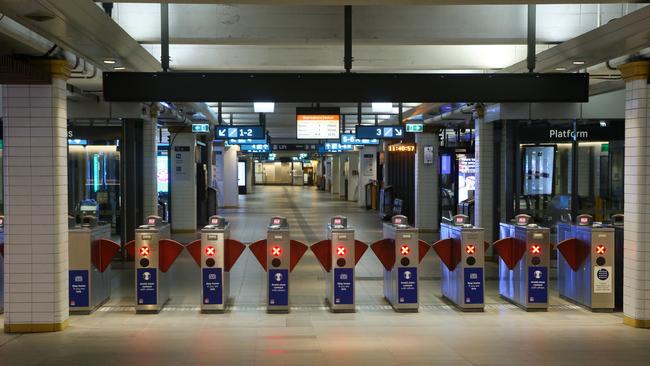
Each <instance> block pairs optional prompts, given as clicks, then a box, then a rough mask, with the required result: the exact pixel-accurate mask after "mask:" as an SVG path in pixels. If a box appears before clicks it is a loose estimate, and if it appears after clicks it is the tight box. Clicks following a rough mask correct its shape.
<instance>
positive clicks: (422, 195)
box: [415, 133, 440, 233]
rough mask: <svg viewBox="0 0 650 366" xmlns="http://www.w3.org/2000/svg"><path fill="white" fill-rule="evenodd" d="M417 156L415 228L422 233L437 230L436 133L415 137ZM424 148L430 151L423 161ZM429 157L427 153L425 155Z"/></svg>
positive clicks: (438, 144)
mask: <svg viewBox="0 0 650 366" xmlns="http://www.w3.org/2000/svg"><path fill="white" fill-rule="evenodd" d="M415 142H416V143H417V149H418V150H417V154H416V155H415V226H417V227H418V229H420V232H422V233H434V232H436V231H437V230H438V225H439V218H438V199H439V198H440V188H439V185H438V176H439V175H438V149H439V148H440V139H439V138H438V134H437V133H419V134H417V135H416V136H415ZM425 148H426V149H432V150H433V151H432V152H431V153H430V156H427V160H429V158H430V160H429V161H425V151H424V150H425ZM427 155H429V153H427Z"/></svg>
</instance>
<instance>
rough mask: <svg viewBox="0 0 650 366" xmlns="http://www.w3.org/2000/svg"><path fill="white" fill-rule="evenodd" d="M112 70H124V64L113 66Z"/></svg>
mask: <svg viewBox="0 0 650 366" xmlns="http://www.w3.org/2000/svg"><path fill="white" fill-rule="evenodd" d="M113 70H117V71H120V70H126V67H124V66H115V67H114V68H113Z"/></svg>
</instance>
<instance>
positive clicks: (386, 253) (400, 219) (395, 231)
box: [370, 215, 430, 312]
mask: <svg viewBox="0 0 650 366" xmlns="http://www.w3.org/2000/svg"><path fill="white" fill-rule="evenodd" d="M383 236H384V239H381V240H379V241H376V242H375V243H373V244H372V245H371V246H370V247H371V248H372V251H373V252H374V253H375V255H376V256H377V258H378V259H379V261H380V262H381V264H382V265H383V266H384V298H385V299H386V301H388V303H389V304H390V305H391V306H392V307H393V309H394V310H395V311H398V312H402V311H404V312H406V311H418V309H419V290H418V280H419V273H420V271H419V264H420V262H421V261H422V258H424V256H425V255H426V254H427V252H428V251H429V248H430V246H429V244H428V243H427V242H425V241H424V240H420V239H419V235H418V229H417V228H415V227H412V226H409V224H408V218H407V217H406V216H403V215H395V216H393V217H392V219H391V222H390V223H384V227H383Z"/></svg>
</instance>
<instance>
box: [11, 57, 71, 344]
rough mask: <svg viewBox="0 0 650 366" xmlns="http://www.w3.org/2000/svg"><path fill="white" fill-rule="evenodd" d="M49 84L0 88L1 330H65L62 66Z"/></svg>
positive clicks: (56, 64) (55, 65) (53, 67)
mask: <svg viewBox="0 0 650 366" xmlns="http://www.w3.org/2000/svg"><path fill="white" fill-rule="evenodd" d="M47 67H49V68H50V71H51V74H52V83H51V85H6V86H3V92H2V97H3V103H2V106H3V108H2V117H3V121H4V127H3V128H4V141H5V150H4V167H3V168H4V176H5V184H4V194H5V215H6V221H5V319H4V329H5V331H6V332H21V333H22V332H50V331H59V330H63V329H64V328H65V327H66V326H67V324H68V172H67V151H66V150H67V110H66V81H65V80H66V78H67V76H68V73H69V69H68V67H67V62H65V61H49V63H48V64H47Z"/></svg>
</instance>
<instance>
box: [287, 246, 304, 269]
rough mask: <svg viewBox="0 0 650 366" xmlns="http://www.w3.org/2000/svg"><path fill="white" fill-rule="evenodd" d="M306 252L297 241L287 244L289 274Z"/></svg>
mask: <svg viewBox="0 0 650 366" xmlns="http://www.w3.org/2000/svg"><path fill="white" fill-rule="evenodd" d="M306 251H307V246H306V245H305V244H303V243H301V242H299V241H298V240H291V241H290V242H289V254H290V257H289V272H291V271H293V269H294V268H295V267H296V264H298V262H300V258H302V256H303V255H304V254H305V252H306Z"/></svg>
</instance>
